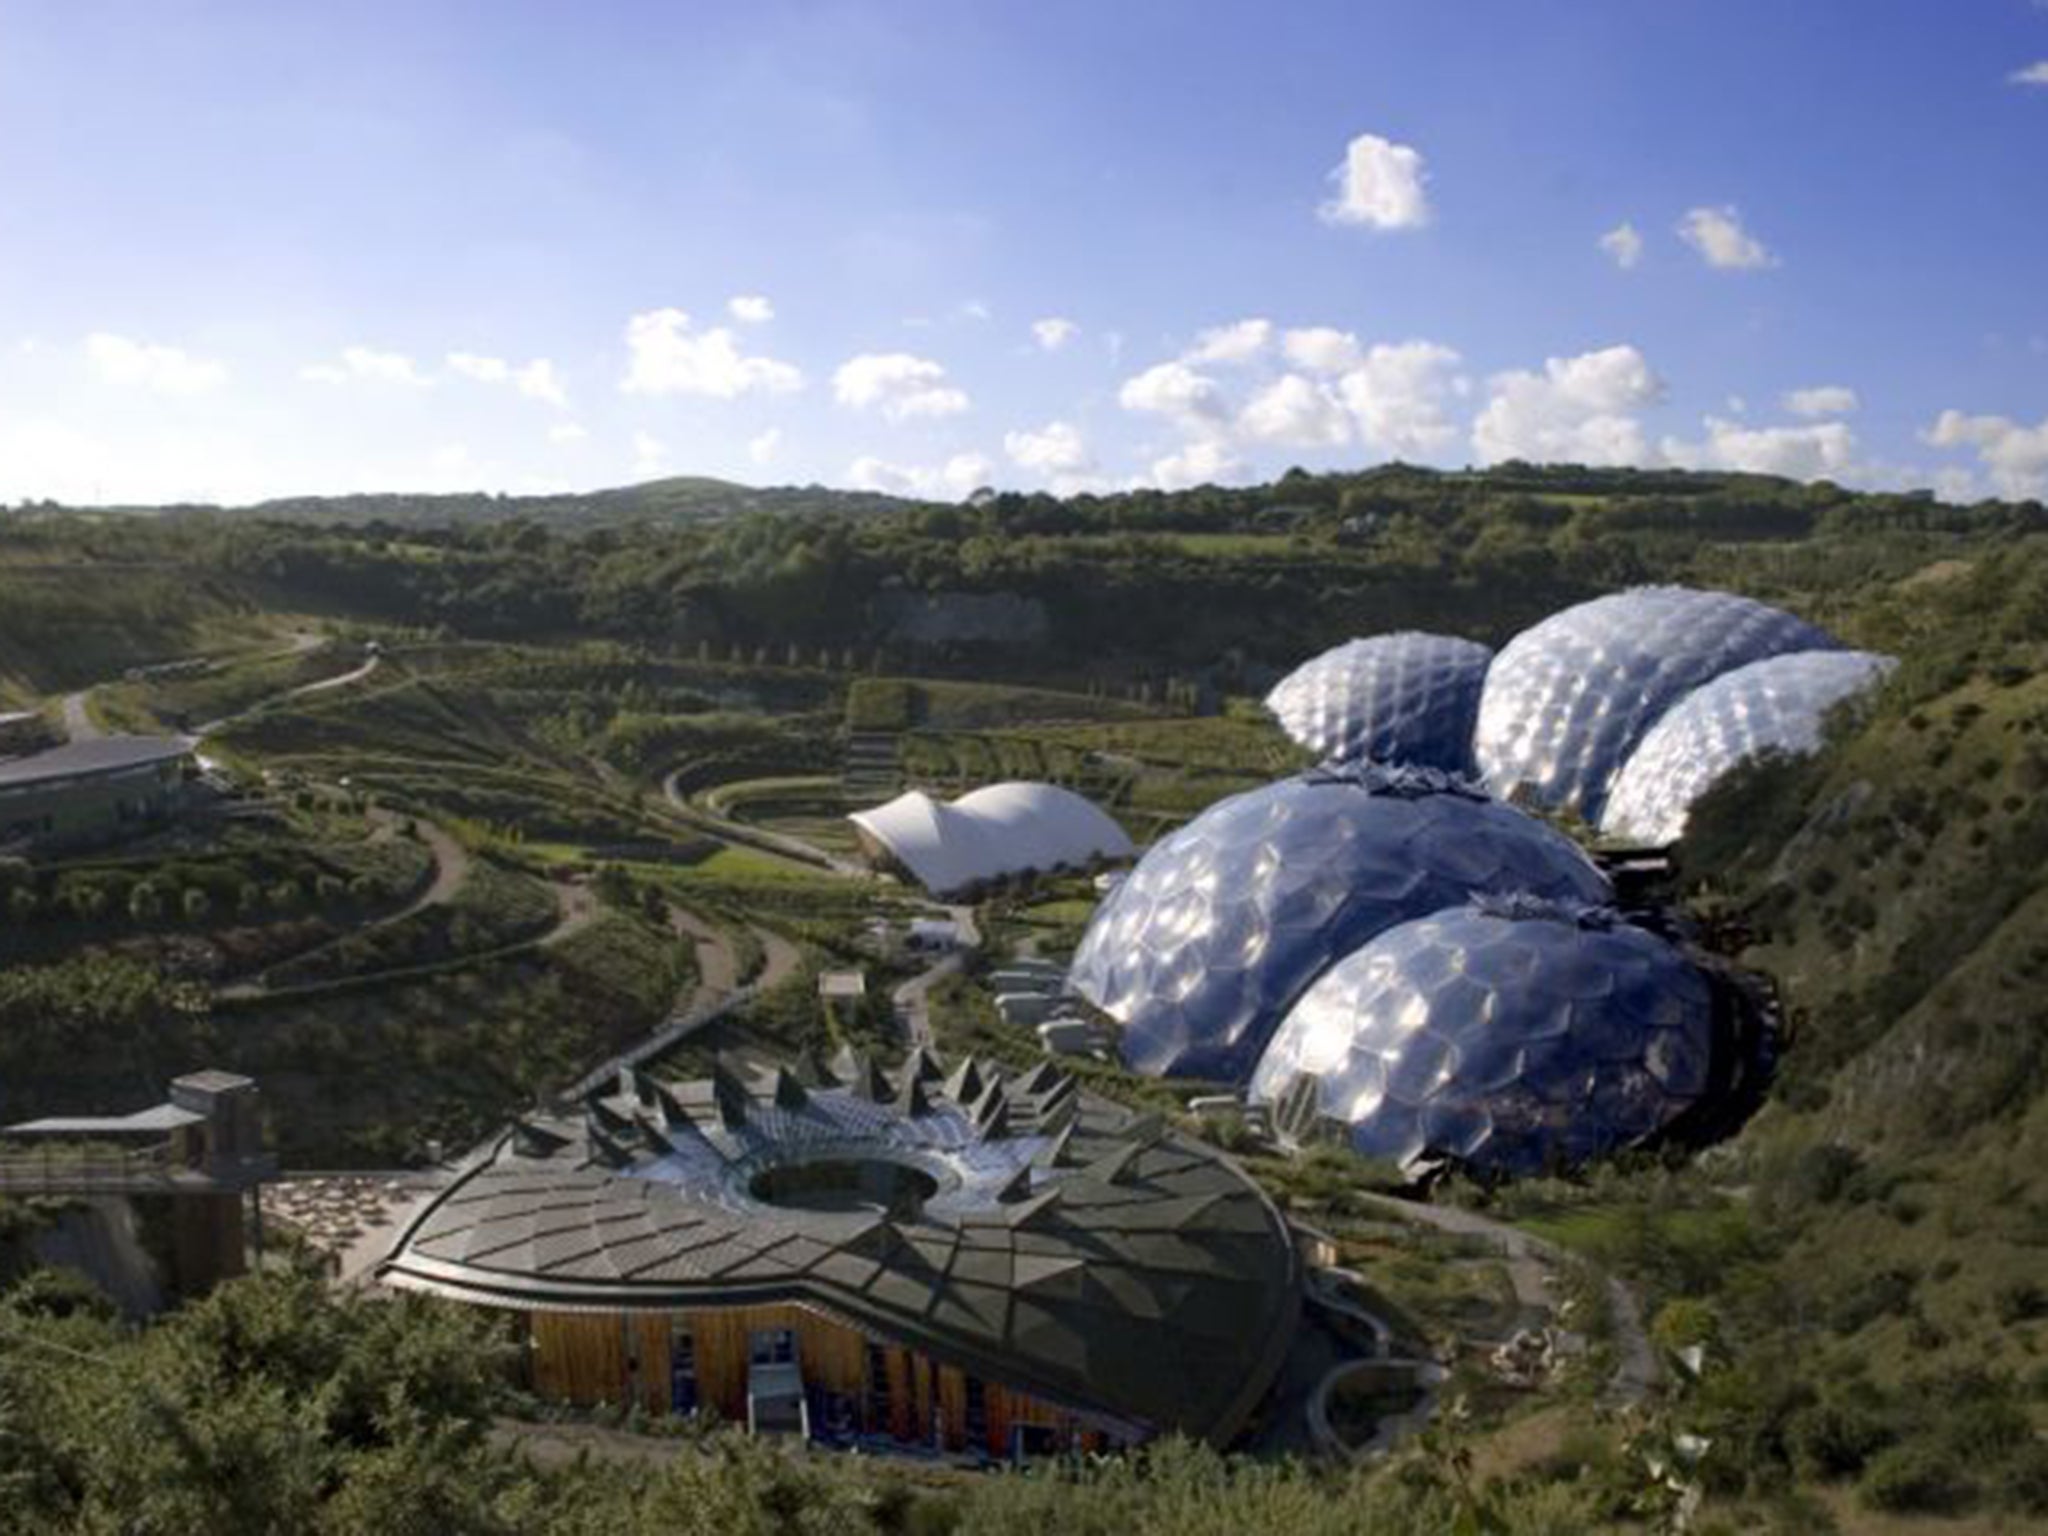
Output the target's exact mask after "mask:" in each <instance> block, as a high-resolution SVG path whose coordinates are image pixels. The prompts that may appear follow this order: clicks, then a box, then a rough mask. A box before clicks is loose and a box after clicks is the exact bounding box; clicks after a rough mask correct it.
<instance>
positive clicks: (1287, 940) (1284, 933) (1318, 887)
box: [1067, 765, 1611, 1082]
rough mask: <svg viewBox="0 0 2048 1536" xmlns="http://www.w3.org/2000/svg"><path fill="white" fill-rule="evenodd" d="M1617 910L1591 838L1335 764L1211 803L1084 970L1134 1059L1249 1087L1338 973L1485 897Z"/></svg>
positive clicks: (1385, 774) (1137, 878)
mask: <svg viewBox="0 0 2048 1536" xmlns="http://www.w3.org/2000/svg"><path fill="white" fill-rule="evenodd" d="M1510 891H1527V892H1532V893H1534V894H1536V895H1540V896H1547V897H1555V898H1558V899H1563V900H1571V901H1578V902H1586V903H1599V902H1604V901H1606V900H1608V899H1609V897H1610V895H1611V892H1610V891H1609V889H1608V885H1607V882H1606V880H1605V879H1604V878H1603V877H1602V876H1601V874H1600V872H1599V871H1598V870H1597V869H1595V868H1594V867H1593V864H1592V861H1591V860H1589V859H1588V858H1587V857H1586V856H1585V854H1584V853H1582V852H1581V851H1580V850H1579V848H1578V845H1577V844H1575V843H1573V842H1572V841H1571V839H1570V838H1567V837H1565V836H1564V835H1563V834H1562V833H1560V832H1557V831H1555V830H1554V829H1552V828H1550V827H1547V826H1545V825H1544V824H1543V823H1542V822H1540V821H1537V820H1536V819H1535V818H1534V817H1531V816H1527V815H1524V814H1523V813H1522V812H1520V811H1517V810H1515V809H1514V808H1513V807H1512V806H1507V805H1502V804H1501V803H1500V802H1498V801H1495V800H1491V799H1488V798H1487V797H1486V796H1485V795H1484V794H1482V793H1480V792H1479V791H1478V790H1476V789H1474V788H1473V787H1472V786H1471V785H1470V784H1468V783H1466V782H1464V781H1463V780H1459V779H1455V778H1453V777H1451V776H1450V775H1448V774H1442V773H1436V772H1433V771H1431V770H1428V769H1384V768H1373V767H1340V766H1336V765H1325V766H1324V767H1322V768H1318V769H1313V770H1311V771H1310V772H1308V773H1305V774H1301V775H1298V776H1297V777H1294V778H1291V779H1283V780H1282V781H1280V782H1279V783H1277V784H1269V785H1267V786H1265V787H1264V788H1263V789H1255V790H1252V791H1250V792H1248V793H1246V794H1241V795H1234V796H1232V797H1231V798H1230V799H1227V800H1223V801H1219V802H1218V803H1217V804H1215V805H1213V806H1211V807H1209V809H1208V810H1206V811H1204V812H1203V813H1202V814H1201V815H1200V816H1197V817H1196V818H1195V819H1194V820H1193V821H1191V822H1189V823H1188V824H1187V825H1186V826H1184V827H1182V828H1181V829H1180V830H1179V831H1177V832H1175V833H1173V834H1172V835H1171V836H1169V837H1167V838H1165V839H1163V840H1161V841H1160V842H1158V843H1156V844H1154V845H1153V847H1152V848H1151V849H1150V850H1149V851H1148V852H1147V853H1146V854H1145V856H1144V857H1143V858H1142V859H1140V860H1139V861H1138V865H1137V867H1136V868H1135V869H1134V870H1132V871H1131V873H1130V875H1129V876H1128V877H1127V878H1126V879H1125V880H1124V881H1123V882H1122V883H1121V884H1120V885H1118V886H1117V888H1116V889H1115V890H1114V891H1112V892H1111V893H1110V895H1109V896H1108V898H1107V899H1105V900H1104V902H1103V903H1102V905H1101V906H1100V907H1099V908H1098V909H1097V910H1096V913H1095V917H1094V920H1093V921H1092V922H1091V923H1090V924H1089V925H1088V931H1087V933H1086V934H1085V935H1084V936H1083V937H1082V940H1081V946H1080V948H1079V949H1078V950H1077V951H1076V952H1075V955H1074V963H1073V967H1072V969H1071V970H1070V971H1069V972H1068V976H1067V985H1068V988H1069V990H1071V991H1074V992H1077V993H1079V994H1080V995H1081V996H1082V997H1084V998H1086V999H1087V1000H1088V1001H1089V1002H1091V1003H1093V1004H1095V1005H1096V1006H1097V1007H1098V1008H1100V1009H1102V1010H1103V1011H1104V1012H1105V1013H1107V1014H1109V1015H1110V1016H1111V1017H1112V1018H1115V1019H1116V1020H1118V1021H1119V1022H1120V1023H1121V1024H1122V1025H1123V1033H1122V1041H1121V1049H1122V1053H1123V1059H1124V1061H1125V1063H1126V1064H1127V1065H1129V1066H1130V1067H1132V1068H1133V1069H1135V1070H1137V1071H1140V1072H1149V1073H1153V1074H1156V1075H1161V1076H1168V1077H1201V1078H1210V1079H1214V1080H1218V1081H1227V1082H1238V1081H1242V1080H1243V1079H1244V1078H1245V1077H1246V1076H1247V1075H1248V1074H1249V1073H1250V1071H1251V1069H1252V1066H1253V1064H1254V1063H1255V1062H1256V1061H1257V1059H1258V1053H1259V1050H1260V1048H1261V1047H1263V1046H1264V1045H1265V1043H1266V1039H1267V1037H1268V1036H1269V1035H1271V1034H1272V1032H1273V1030H1274V1028H1275V1026H1277V1025H1278V1023H1279V1022H1280V1019H1281V1018H1282V1016H1284V1015H1285V1013H1286V1011H1287V1009H1288V1008H1289V1007H1290V1006H1291V1005H1292V1004H1293V1002H1294V1000H1295V998H1296V997H1297V996H1299V995H1300V993H1301V992H1302V990H1303V989H1304V988H1306V987H1307V986H1308V984H1309V983H1310V982H1311V981H1313V980H1314V979H1315V978H1316V976H1317V975H1318V974H1320V973H1321V971H1322V970H1323V968H1324V967H1325V966H1327V965H1328V964H1329V963H1330V962H1331V961H1332V960H1334V959H1335V958H1336V957H1338V956H1339V955H1344V954H1349V953H1350V952H1351V951H1352V950H1353V949H1356V948H1357V947H1358V946H1359V945H1360V944H1362V943H1364V942H1365V941H1366V940H1367V939H1370V938H1372V937H1373V936H1374V935H1375V934H1378V933H1381V932H1384V931H1385V930H1386V929H1388V928H1391V927H1393V926H1394V925H1395V924H1397V923H1401V922H1406V921H1407V920H1408V919H1410V918H1414V917H1420V916H1422V915H1424V914H1426V913H1430V912H1435V911H1438V910H1440V909H1442V908H1444V907H1449V906H1458V905H1462V904H1463V903H1464V902H1465V901H1467V900H1468V899H1469V898H1471V897H1472V896H1473V895H1475V894H1477V893H1480V892H1510Z"/></svg>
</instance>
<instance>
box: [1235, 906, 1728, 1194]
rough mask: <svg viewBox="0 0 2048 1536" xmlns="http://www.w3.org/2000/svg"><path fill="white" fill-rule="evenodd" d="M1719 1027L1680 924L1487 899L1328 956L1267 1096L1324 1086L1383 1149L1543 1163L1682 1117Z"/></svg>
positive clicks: (1602, 1147) (1258, 1098) (1273, 1055)
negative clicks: (1658, 930)
mask: <svg viewBox="0 0 2048 1536" xmlns="http://www.w3.org/2000/svg"><path fill="white" fill-rule="evenodd" d="M1713 1045H1714V994H1713V989H1712V987H1711V985H1710V984H1709V982H1708V981H1707V979H1706V976H1705V975H1704V974H1703V973H1702V972H1701V971H1700V970H1699V969H1698V968H1697V967H1696V966H1694V965H1693V964H1692V963H1691V962H1690V961H1688V960H1687V959H1686V958H1685V957H1684V956H1683V955H1681V954H1680V953H1679V952H1678V951H1677V950H1675V949H1673V948H1672V947H1671V946H1670V945H1669V944H1667V943H1665V942H1664V941H1663V940H1662V939H1659V938H1657V937H1655V936H1654V935H1652V934H1649V933H1645V932H1644V931H1643V930H1641V929H1639V928H1632V927H1629V926H1628V925H1627V924H1625V923H1623V922H1622V921H1621V920H1620V919H1619V918H1617V917H1616V916H1615V915H1614V914H1612V913H1610V912H1597V911H1586V910H1584V909H1578V910H1573V909H1568V908H1564V907H1559V906H1555V905H1549V904H1544V903H1530V902H1518V901H1509V902H1505V903H1500V904H1498V905H1489V904H1486V903H1484V902H1482V903H1478V904H1474V905H1471V906H1465V907H1460V908H1456V909H1454V910H1451V911H1445V912H1439V913H1436V914H1434V915H1433V916H1430V917H1425V918H1421V919H1419V920H1417V921H1414V922H1409V923H1403V924H1401V925H1400V926H1398V927H1396V928H1392V929H1389V930H1388V931H1387V932H1385V933H1383V934H1381V935H1380V936H1379V937H1378V938H1376V939H1374V940H1372V941H1371V942H1370V943H1367V944H1365V945H1364V946H1362V947H1361V948H1359V949H1357V950H1354V951H1353V952H1352V953H1351V954H1349V955H1347V956H1346V957H1345V958H1344V959H1342V960H1340V961H1339V962H1338V963H1337V964H1336V965H1334V966H1332V967H1331V968H1330V969H1329V970H1328V971H1326V972H1325V973H1324V974H1323V976H1322V978H1321V979H1320V980H1319V981H1317V982H1316V983H1315V985H1314V986H1312V987H1310V988H1309V989H1308V991H1307V993H1306V994H1305V995H1304V996H1303V997H1302V999H1301V1001H1300V1002H1298V1003H1296V1004H1295V1005H1294V1008H1293V1010H1292V1011H1291V1012H1290V1013H1289V1014H1288V1015H1287V1018H1286V1020H1285V1022H1284V1023H1282V1024H1281V1026H1280V1028H1279V1030H1278V1031H1277V1032H1276V1033H1275V1034H1274V1036H1273V1040H1272V1043H1271V1044H1270V1045H1268V1046H1267V1047H1266V1052H1265V1055H1264V1056H1263V1057H1262V1058H1261V1059H1260V1062H1259V1066H1258V1070H1257V1072H1256V1073H1255V1074H1254V1075H1253V1077H1252V1082H1251V1094H1250V1096H1251V1098H1252V1100H1253V1101H1254V1102H1264V1103H1273V1102H1276V1101H1279V1100H1281V1099H1282V1098H1283V1096H1288V1095H1290V1091H1291V1092H1292V1093H1306V1092H1310V1091H1312V1092H1313V1093H1314V1095H1315V1099H1316V1104H1315V1108H1316V1110H1317V1111H1318V1112H1319V1113H1320V1114H1321V1115H1324V1116H1327V1117H1329V1118H1332V1119H1335V1120H1337V1121H1339V1122H1341V1123H1342V1124H1343V1125H1344V1126H1345V1127H1346V1128H1347V1130H1348V1133H1349V1136H1350V1140H1351V1144H1352V1145H1353V1146H1354V1147H1355V1148H1357V1149H1358V1150H1359V1151H1360V1152H1362V1153H1364V1154H1366V1155H1367V1156H1369V1157H1381V1158H1386V1159H1389V1160H1391V1161H1392V1162H1394V1163H1396V1164H1401V1165H1405V1164H1408V1163H1410V1162H1412V1161H1413V1160H1415V1159H1416V1158H1418V1157H1420V1156H1421V1155H1422V1154H1424V1153H1426V1152H1429V1153H1441V1154H1448V1155H1451V1156H1454V1157H1457V1158H1459V1159H1462V1160H1463V1161H1465V1162H1468V1163H1470V1164H1473V1165H1475V1166H1477V1167H1480V1168H1484V1169H1488V1170H1491V1171H1496V1172H1503V1173H1522V1174H1526V1173H1535V1172H1539V1171H1541V1170H1542V1169H1544V1168H1546V1167H1550V1166H1553V1165H1575V1164H1579V1163H1583V1162H1585V1161H1587V1160H1588V1159H1591V1158H1595V1157H1599V1156H1601V1155H1603V1154H1605V1153H1609V1152H1613V1151H1616V1150H1619V1149H1621V1148H1623V1147H1627V1146H1630V1145H1632V1144H1634V1143H1636V1142H1640V1141H1642V1140H1643V1139H1644V1138H1645V1137H1647V1136H1649V1135H1651V1134H1652V1133H1653V1132H1655V1131H1656V1130H1658V1129H1659V1128H1660V1127H1662V1126H1664V1125H1666V1124H1668V1123H1669V1122H1670V1121H1671V1120H1672V1118H1673V1117H1674V1116H1676V1115H1677V1114H1679V1113H1680V1112H1681V1111H1682V1110H1684V1109H1685V1108H1686V1107H1687V1106H1688V1105H1690V1104H1691V1103H1693V1102H1694V1101H1695V1100H1696V1099H1698V1098H1699V1097H1700V1096H1701V1095H1702V1094H1703V1093H1704V1092H1705V1091H1706V1090H1707V1087H1708V1081H1709V1074H1710V1071H1711V1068H1712V1062H1713ZM1304 1075H1305V1076H1306V1079H1307V1081H1306V1083H1305V1084H1303V1085H1301V1086H1297V1084H1298V1082H1299V1081H1300V1079H1302V1077H1303V1076H1304Z"/></svg>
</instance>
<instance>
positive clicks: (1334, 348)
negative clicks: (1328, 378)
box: [1280, 325, 1363, 373]
mask: <svg viewBox="0 0 2048 1536" xmlns="http://www.w3.org/2000/svg"><path fill="white" fill-rule="evenodd" d="M1280 349H1281V351H1282V352H1284V353H1285V354H1286V356H1287V361H1289V362H1290V363H1292V364H1294V366H1295V367H1297V368H1306V369H1308V371H1309V372H1311V373H1343V372H1345V371H1347V370H1348V369H1352V368H1356V367H1357V366H1358V365H1359V362H1360V361H1361V360H1362V357H1363V354H1362V353H1361V352H1360V351H1359V350H1358V338H1357V337H1356V336H1354V335H1352V334H1351V333H1350V332H1349V331H1340V330H1338V329H1337V328H1336V327H1335V326H1330V325H1311V326H1307V327H1305V328H1303V329H1301V330H1298V331H1289V332H1288V333H1287V334H1286V336H1284V337H1283V338H1282V339H1281V343H1280Z"/></svg>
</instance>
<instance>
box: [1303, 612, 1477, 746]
mask: <svg viewBox="0 0 2048 1536" xmlns="http://www.w3.org/2000/svg"><path fill="white" fill-rule="evenodd" d="M1492 660H1493V652H1492V651H1491V650H1490V649H1488V648H1487V647H1486V646H1483V645H1480V644H1479V643H1478V642H1477V641H1473V640H1460V639H1458V638H1457V637H1456V636H1454V635H1425V634H1420V633H1418V632H1416V631H1414V630H1405V631H1403V632H1401V633H1399V634H1392V635H1373V636H1371V637H1370V638H1368V639H1364V640H1351V641H1347V642H1346V643H1345V644H1343V645H1340V646H1337V647H1336V648H1335V649H1333V650H1328V651H1325V652H1323V654H1322V655H1320V656H1317V657H1315V658H1314V659H1313V660H1310V661H1305V662H1303V663H1302V664H1301V665H1300V666H1298V667H1296V668H1295V669H1294V670H1293V671H1292V672H1290V673H1288V674H1287V676H1286V677H1284V678H1282V679H1281V680H1280V681H1279V683H1278V684H1276V685H1275V686H1274V688H1273V691H1272V692H1271V693H1269V694H1267V695H1266V708H1268V709H1270V710H1271V711H1272V712H1273V714H1274V716H1275V718H1277V719H1278V720H1279V722H1280V725H1281V728H1282V729H1283V730H1285V731H1286V732H1287V734H1288V735H1289V736H1292V737H1293V738H1294V739H1295V740H1296V741H1298V742H1300V743H1301V744H1302V745H1303V746H1305V747H1307V748H1308V749H1309V750H1310V751H1312V752H1314V753H1315V754H1316V755H1317V756H1318V757H1323V758H1334V759H1336V760H1338V761H1340V762H1373V763H1411V764H1414V765H1416V766H1419V767H1423V768H1441V769H1443V770H1444V771H1445V772H1447V773H1470V772H1471V771H1472V728H1473V726H1474V724H1475V723H1476V722H1477V721H1478V719H1479V695H1480V692H1481V691H1482V690H1483V689H1484V688H1485V686H1486V667H1487V663H1488V662H1490V661H1492Z"/></svg>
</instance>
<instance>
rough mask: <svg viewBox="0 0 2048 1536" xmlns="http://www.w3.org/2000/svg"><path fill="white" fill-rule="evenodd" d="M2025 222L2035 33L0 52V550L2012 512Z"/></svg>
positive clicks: (219, 32)
mask: <svg viewBox="0 0 2048 1536" xmlns="http://www.w3.org/2000/svg"><path fill="white" fill-rule="evenodd" d="M2044 166H2048V4H2042V3H2039V0H1943V3H1935V0H1918V3H1907V0H1832V3H1829V0H1802V3H1800V4H1797V5H1788V4H1785V3H1783V0H1775V3H1750V0H1712V3H1704V0H1660V3H1658V4H1656V5H1645V4H1642V3H1640V0H1548V3H1546V0H1465V3H1457V4H1447V3H1443V0H1416V3H1367V0H1348V3H1336V4H1310V3H1272V0H1269V3H1266V4H1225V3H1220V0H1179V3H1165V0H1117V3H1114V4H1102V3H1100V0H1096V3H1091V4H1077V3H1067V0H1037V3H1032V4H1028V5H1027V4H1010V3H997V0H986V3H978V4H972V5H965V4H959V3H949V4H941V3H913V0H905V3H892V4H882V3H844V4H798V3H776V0H766V3H754V4H747V5H739V4H733V5H721V4H712V3H708V0H699V3H692V4H663V5H656V4H625V3H612V4H603V3H591V4H585V5H569V4H521V3H512V0H494V3H478V4H452V3H448V4H443V3H432V0H412V3H408V4H378V3H355V4H350V5H348V6H342V5H330V6H321V7H315V6H313V5H309V4H304V5H302V4H290V5H278V4H275V3H271V4H261V5H257V4H247V5H244V4H221V3H213V4H199V3H181V0H147V3H133V4H125V5H117V4H98V3H92V0H74V3H67V4H62V5H59V4H54V3H48V0H44V3H17V0H0V499H6V500H14V499H19V498H21V497H25V496H44V495H52V496H58V497H61V498H65V499H70V500H77V501H94V500H156V499H168V498H175V497H208V498H217V499H223V500H229V501H244V500H249V499H253V498H257V497H262V496H268V495H281V494H291V493H298V492H337V491H350V490H455V489H472V488H482V489H491V490H509V491H525V490H543V489H551V488H558V487H592V486H600V485H610V484H618V483H622V482H625V481H629V480H634V479H639V478H645V477H647V476H650V475H653V474H659V473H703V474H715V475H724V476H729V477H732V478H735V479H741V480H746V481H750V482H754V483H802V482H810V481H821V482H824V483H827V484H834V485H869V486H875V487H879V488H884V489H897V490H906V491H915V492H919V493H922V494H930V495H940V496H957V495H960V494H964V493H965V492H966V491H967V490H969V489H971V488H973V486H975V485H977V484H981V483H984V482H986V483H994V484H996V485H1000V486H1006V487H1011V486H1014V487H1017V488H1020V489H1030V488H1035V487H1041V486H1043V487H1051V488H1054V489H1060V490H1074V489H1082V488H1095V489H1110V488H1115V487H1120V486H1125V485H1132V484H1165V485H1179V484H1188V483H1195V482H1198V481H1200V480H1204V479H1215V480H1221V481H1230V480H1244V479H1254V478H1263V477H1267V476H1271V475H1274V474H1277V473H1279V472H1280V471H1281V470H1283V469H1285V468H1286V467H1287V466H1289V465H1291V464H1304V465H1308V466H1310V467H1314V468H1338V467H1346V466H1357V465H1363V464H1370V463H1375V462H1380V461H1382V460H1384V459H1387V458H1391V457H1401V458H1406V459H1409V460H1412V461H1425V462H1431V463H1438V464H1444V465H1460V464H1465V463H1477V462H1488V461H1492V460H1496V459H1500V458H1506V457H1524V458H1532V459H1556V458H1575V459H1580V460H1584V461H1588V462H1631V463H1644V464H1655V463H1681V464H1697V465H1703V466H1727V467H1738V468H1755V469H1767V470H1774V471H1779V472H1784V473H1791V474H1796V475H1800V476H1803V477H1813V476H1819V475H1827V476H1829V477H1831V478H1834V479H1837V480H1842V481H1845V482H1849V483H1854V484H1868V485H1933V486H1936V487H1937V488H1939V489H1940V490H1941V491H1942V492H1943V493H1944V494H1947V495H1952V496H1958V497H1963V496H1973V495H1978V494H1987V493H2004V494H2014V495H2018V494H2033V495H2043V494H2048V277H2044V275H2043V274H2044V273H2048V171H2044V169H2043V167H2044ZM735 301H740V302H737V303H736V302H735Z"/></svg>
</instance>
